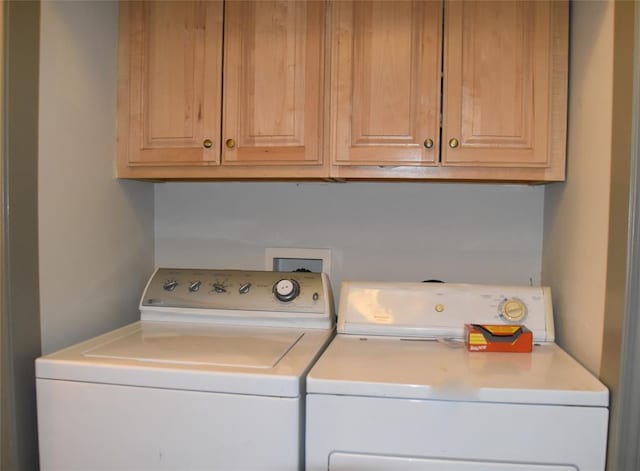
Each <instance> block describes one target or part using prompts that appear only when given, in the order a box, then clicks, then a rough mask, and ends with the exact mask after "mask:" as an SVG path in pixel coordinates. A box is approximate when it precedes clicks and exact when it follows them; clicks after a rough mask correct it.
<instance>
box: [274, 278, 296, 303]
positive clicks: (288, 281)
mask: <svg viewBox="0 0 640 471" xmlns="http://www.w3.org/2000/svg"><path fill="white" fill-rule="evenodd" d="M273 294H274V295H275V297H276V299H278V300H279V301H282V302H285V303H288V302H289V301H293V300H294V299H296V298H297V297H298V295H299V294H300V284H299V283H298V282H297V281H296V280H294V279H293V278H284V279H282V280H279V281H277V282H276V284H275V285H273Z"/></svg>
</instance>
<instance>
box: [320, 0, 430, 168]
mask: <svg viewBox="0 0 640 471" xmlns="http://www.w3.org/2000/svg"><path fill="white" fill-rule="evenodd" d="M332 6H333V14H332V31H333V33H332V41H331V59H332V64H331V67H332V77H331V91H330V92H331V138H330V141H331V144H330V145H331V155H332V163H333V164H334V165H338V166H341V165H342V166H348V165H375V166H378V165H392V166H395V165H409V166H421V165H434V164H436V163H437V160H438V158H437V156H438V153H439V150H438V148H439V122H438V121H439V108H440V57H441V53H440V50H441V46H440V45H441V40H440V37H441V23H442V16H441V15H442V4H441V2H424V1H375V2H373V1H367V2H363V1H354V2H347V1H339V2H335V3H333V5H332ZM338 171H339V170H338Z"/></svg>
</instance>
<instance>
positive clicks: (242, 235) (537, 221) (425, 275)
mask: <svg viewBox="0 0 640 471" xmlns="http://www.w3.org/2000/svg"><path fill="white" fill-rule="evenodd" d="M543 199H544V188H543V187H540V186H526V185H497V184H496V185H490V184H444V183H383V182H375V183H371V182H369V183H359V182H349V183H278V182H270V183H255V182H252V183H248V182H247V183H231V182H224V183H164V184H157V185H156V191H155V205H156V217H155V233H156V236H155V260H156V264H157V265H159V266H163V265H164V266H174V265H175V266H194V267H221V268H243V269H264V268H265V253H264V251H265V248H267V247H291V248H327V249H330V250H331V255H332V261H331V263H332V271H331V281H332V284H333V287H334V291H336V295H338V294H339V293H338V292H337V290H338V288H339V286H340V282H341V281H342V280H347V279H357V280H397V281H421V280H425V279H432V278H436V279H441V280H445V281H448V282H482V283H512V284H525V285H529V284H534V285H537V284H539V283H540V262H541V254H542V219H543Z"/></svg>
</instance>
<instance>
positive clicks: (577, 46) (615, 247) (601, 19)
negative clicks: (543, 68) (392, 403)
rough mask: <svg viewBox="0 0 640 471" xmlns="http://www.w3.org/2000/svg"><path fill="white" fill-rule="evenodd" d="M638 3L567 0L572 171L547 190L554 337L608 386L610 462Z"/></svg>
mask: <svg viewBox="0 0 640 471" xmlns="http://www.w3.org/2000/svg"><path fill="white" fill-rule="evenodd" d="M634 7H635V8H638V4H637V2H582V1H581V2H573V3H572V9H571V12H572V14H571V27H570V30H571V38H570V44H571V50H570V58H571V61H570V64H569V67H570V82H569V90H570V96H569V135H568V143H567V168H568V172H567V174H568V176H567V180H566V182H563V183H556V184H553V185H549V186H548V187H547V189H546V194H545V222H544V225H545V228H544V252H543V262H542V268H543V278H542V279H543V282H544V283H545V284H549V285H551V286H553V287H554V288H555V295H554V308H555V314H556V332H557V335H558V342H559V343H560V344H561V345H562V346H563V347H565V348H566V349H567V350H568V351H569V352H570V353H571V354H572V355H573V356H575V357H576V358H577V359H578V360H579V361H580V362H582V363H583V364H584V365H585V366H586V367H587V368H588V369H590V370H591V371H592V372H594V373H595V374H596V375H597V376H598V377H599V378H600V379H601V380H602V381H603V382H604V383H605V384H606V385H607V386H608V387H609V390H610V398H611V407H610V427H609V451H608V469H618V467H617V465H616V463H617V462H616V460H617V459H618V456H617V453H618V452H619V450H618V443H617V442H618V422H619V420H621V418H623V416H624V415H625V414H624V413H623V412H622V411H620V410H619V408H618V398H619V396H618V394H619V387H620V352H621V350H620V349H621V344H622V338H623V332H622V329H623V324H624V315H625V283H626V258H627V240H628V239H627V238H628V218H629V183H630V182H629V175H630V162H631V152H632V145H631V141H632V135H633V133H635V135H636V136H637V135H638V133H639V132H640V130H638V129H634V130H632V129H631V123H632V97H633V74H634V71H633V66H634V59H635V60H636V61H637V51H638V49H637V48H638V47H639V46H638V45H636V46H635V47H636V48H635V49H634V17H636V16H637V15H638V12H634ZM637 25H638V26H640V21H639V22H638V23H637ZM638 26H636V28H637V27H638ZM634 51H635V52H634ZM632 415H633V414H632ZM620 469H621V468H620Z"/></svg>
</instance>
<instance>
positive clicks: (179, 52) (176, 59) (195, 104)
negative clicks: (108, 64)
mask: <svg viewBox="0 0 640 471" xmlns="http://www.w3.org/2000/svg"><path fill="white" fill-rule="evenodd" d="M120 9H121V10H120V37H119V40H120V44H119V66H120V67H119V73H120V77H119V103H118V108H119V110H118V121H119V122H118V138H119V144H118V146H119V148H118V155H119V170H121V171H122V173H126V171H127V167H130V166H137V165H152V166H168V165H187V166H188V165H192V166H193V165H195V166H202V165H210V164H212V163H217V162H218V156H219V152H220V110H221V106H220V103H221V87H220V85H221V81H222V80H221V73H222V69H221V67H222V60H221V59H222V2H219V1H175V2H174V1H162V2H155V1H149V2H121V3H120ZM205 141H206V142H205Z"/></svg>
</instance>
